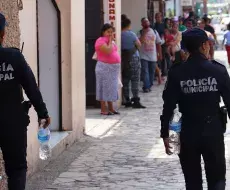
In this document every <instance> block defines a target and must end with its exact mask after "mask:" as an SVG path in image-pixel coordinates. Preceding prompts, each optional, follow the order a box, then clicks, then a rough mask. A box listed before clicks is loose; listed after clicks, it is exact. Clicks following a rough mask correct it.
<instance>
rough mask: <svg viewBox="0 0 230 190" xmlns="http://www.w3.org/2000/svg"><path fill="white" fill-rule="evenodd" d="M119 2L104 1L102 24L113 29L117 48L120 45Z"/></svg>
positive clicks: (113, 0)
mask: <svg viewBox="0 0 230 190" xmlns="http://www.w3.org/2000/svg"><path fill="white" fill-rule="evenodd" d="M121 1H122V0H104V22H105V23H110V24H112V25H113V26H114V27H115V30H116V43H117V45H118V47H120V44H121V42H120V41H121V40H120V39H121Z"/></svg>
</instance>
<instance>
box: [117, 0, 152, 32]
mask: <svg viewBox="0 0 230 190" xmlns="http://www.w3.org/2000/svg"><path fill="white" fill-rule="evenodd" d="M147 3H148V2H147V0H121V13H122V14H126V15H127V16H128V17H129V18H130V19H131V21H132V30H133V31H134V32H138V31H139V30H140V29H141V19H142V18H143V17H147Z"/></svg>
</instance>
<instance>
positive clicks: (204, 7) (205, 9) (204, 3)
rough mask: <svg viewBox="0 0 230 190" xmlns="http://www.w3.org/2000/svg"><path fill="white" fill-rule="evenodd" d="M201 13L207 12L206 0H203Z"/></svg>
mask: <svg viewBox="0 0 230 190" xmlns="http://www.w3.org/2000/svg"><path fill="white" fill-rule="evenodd" d="M203 13H204V14H207V13H208V8H207V0H203Z"/></svg>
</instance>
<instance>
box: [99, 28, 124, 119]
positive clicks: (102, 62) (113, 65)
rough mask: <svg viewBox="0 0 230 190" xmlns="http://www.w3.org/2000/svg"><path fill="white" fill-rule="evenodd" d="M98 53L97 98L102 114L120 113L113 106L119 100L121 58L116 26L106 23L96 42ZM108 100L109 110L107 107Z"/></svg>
mask: <svg viewBox="0 0 230 190" xmlns="http://www.w3.org/2000/svg"><path fill="white" fill-rule="evenodd" d="M95 50H96V54H97V60H98V62H97V65H96V69H95V72H96V99H97V100H98V101H100V103H101V115H114V114H119V112H117V111H116V110H114V108H113V102H115V101H117V100H118V89H119V85H118V83H119V72H120V63H121V58H120V55H119V53H118V48H117V46H116V44H115V41H114V28H113V26H112V25H111V24H104V26H103V27H102V30H101V37H100V38H98V39H97V41H96V43H95ZM106 102H108V111H107V108H106Z"/></svg>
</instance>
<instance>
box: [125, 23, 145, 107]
mask: <svg viewBox="0 0 230 190" xmlns="http://www.w3.org/2000/svg"><path fill="white" fill-rule="evenodd" d="M121 27H122V33H121V49H122V78H123V93H124V97H125V100H126V103H125V106H126V107H133V108H146V107H145V106H143V105H141V103H140V97H139V83H140V74H141V63H140V57H139V52H138V49H140V47H141V43H140V41H139V39H138V38H137V36H136V34H135V33H134V32H132V31H131V20H130V19H125V20H123V22H122V26H121ZM130 81H131V89H132V94H133V98H132V99H130V96H129V91H130V87H129V86H130V85H129V84H130Z"/></svg>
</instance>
